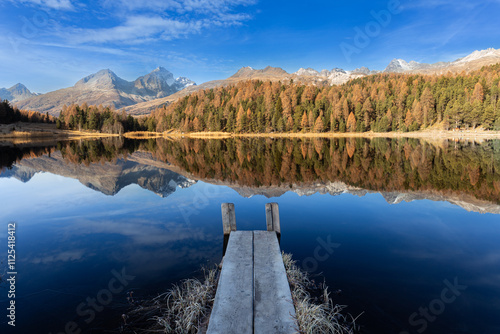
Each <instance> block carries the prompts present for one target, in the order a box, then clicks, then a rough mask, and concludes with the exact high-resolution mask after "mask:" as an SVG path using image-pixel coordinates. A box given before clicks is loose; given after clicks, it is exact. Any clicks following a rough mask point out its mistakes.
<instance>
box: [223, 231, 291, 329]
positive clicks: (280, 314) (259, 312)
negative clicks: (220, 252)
mask: <svg viewBox="0 0 500 334" xmlns="http://www.w3.org/2000/svg"><path fill="white" fill-rule="evenodd" d="M224 265H225V264H224ZM254 290H255V292H254V294H255V295H254V333H256V334H260V333H266V334H268V333H269V334H291V333H298V331H297V325H296V323H295V320H294V317H295V308H294V305H293V301H292V295H291V293H290V286H289V284H288V279H287V277H286V272H285V266H284V265H283V259H282V257H281V251H280V247H279V245H278V239H277V236H276V233H274V232H266V231H254Z"/></svg>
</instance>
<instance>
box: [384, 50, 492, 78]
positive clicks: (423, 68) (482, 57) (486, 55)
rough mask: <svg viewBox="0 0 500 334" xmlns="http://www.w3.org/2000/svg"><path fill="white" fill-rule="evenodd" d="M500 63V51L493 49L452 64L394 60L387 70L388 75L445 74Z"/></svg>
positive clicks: (460, 59) (476, 52)
mask: <svg viewBox="0 0 500 334" xmlns="http://www.w3.org/2000/svg"><path fill="white" fill-rule="evenodd" d="M499 62H500V49H499V50H496V49H493V48H490V49H486V50H481V51H477V50H476V51H474V52H473V53H471V54H470V55H468V56H466V57H463V58H459V59H457V60H455V61H452V62H437V63H434V64H426V63H419V62H416V61H413V60H412V61H410V62H406V61H405V60H403V59H393V60H392V61H391V62H390V63H389V65H388V66H387V67H386V68H385V70H384V72H386V73H404V72H410V73H415V72H416V73H425V74H443V73H446V72H461V71H466V72H468V71H474V70H478V69H480V68H481V67H483V66H486V65H492V64H496V63H499Z"/></svg>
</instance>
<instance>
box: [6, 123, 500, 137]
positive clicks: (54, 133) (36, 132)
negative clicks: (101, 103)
mask: <svg viewBox="0 0 500 334" xmlns="http://www.w3.org/2000/svg"><path fill="white" fill-rule="evenodd" d="M118 136H120V135H119V134H110V133H101V132H90V131H74V130H61V129H56V127H55V125H54V124H37V123H16V124H9V125H2V126H0V139H4V140H21V139H22V140H28V141H29V140H35V139H40V138H45V139H47V138H54V139H58V138H62V139H85V138H105V137H118ZM123 136H124V137H126V138H129V139H154V138H182V137H187V138H196V139H224V138H235V137H247V138H419V139H424V140H436V139H450V140H484V139H500V131H485V130H463V131H445V130H425V131H414V132H372V131H370V132H344V133H341V132H322V133H315V132H294V133H288V132H287V133H280V132H273V133H230V132H222V131H217V132H208V131H204V132H181V131H178V130H169V131H165V132H148V131H133V132H126V133H124V134H123Z"/></svg>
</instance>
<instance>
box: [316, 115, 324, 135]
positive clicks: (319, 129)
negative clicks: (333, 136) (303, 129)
mask: <svg viewBox="0 0 500 334" xmlns="http://www.w3.org/2000/svg"><path fill="white" fill-rule="evenodd" d="M322 114H323V112H321V115H319V116H318V118H316V121H315V122H314V132H323V131H324V126H323V115H322Z"/></svg>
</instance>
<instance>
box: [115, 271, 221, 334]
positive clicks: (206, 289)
mask: <svg viewBox="0 0 500 334" xmlns="http://www.w3.org/2000/svg"><path fill="white" fill-rule="evenodd" d="M218 274H219V270H218V269H210V270H204V278H203V280H202V281H201V280H198V279H187V280H184V281H182V282H181V283H180V284H178V285H174V286H173V287H172V288H171V289H170V290H169V291H168V292H166V293H164V294H161V295H159V296H158V297H156V298H154V299H152V300H148V301H144V302H142V303H140V305H139V306H138V307H137V308H136V309H134V310H132V311H131V312H129V313H128V314H127V315H124V316H123V318H124V325H123V326H122V329H121V332H122V333H176V334H195V333H204V332H205V331H206V327H207V324H208V319H209V317H210V312H211V308H212V304H213V300H214V298H215V292H216V291H217V282H218Z"/></svg>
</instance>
